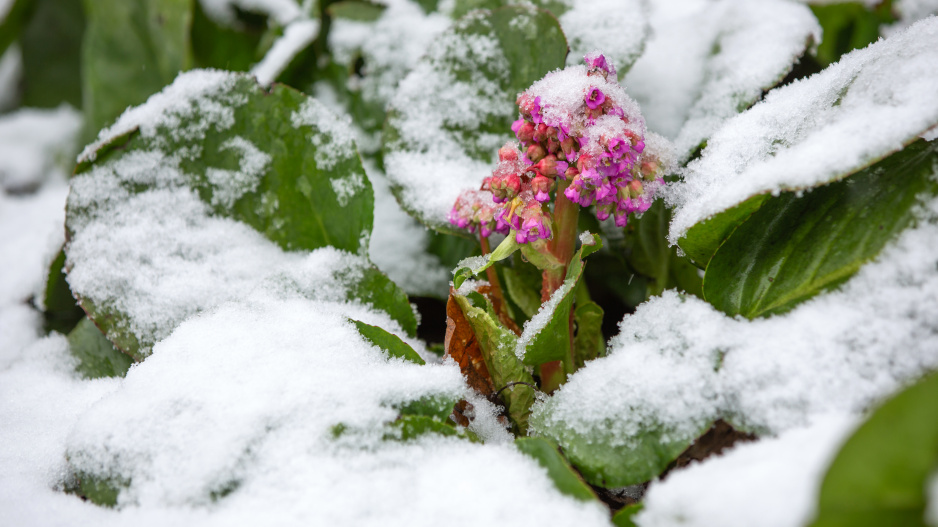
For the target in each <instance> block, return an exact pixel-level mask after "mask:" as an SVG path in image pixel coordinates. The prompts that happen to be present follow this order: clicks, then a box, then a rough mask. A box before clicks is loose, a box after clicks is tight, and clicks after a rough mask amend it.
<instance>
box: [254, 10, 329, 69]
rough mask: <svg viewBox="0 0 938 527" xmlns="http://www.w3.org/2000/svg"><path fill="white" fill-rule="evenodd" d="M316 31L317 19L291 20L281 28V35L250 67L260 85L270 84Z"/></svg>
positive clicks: (312, 37)
mask: <svg viewBox="0 0 938 527" xmlns="http://www.w3.org/2000/svg"><path fill="white" fill-rule="evenodd" d="M318 33H319V21H318V20H308V19H304V20H296V21H294V22H292V23H291V24H290V25H288V26H287V27H286V29H284V30H283V36H281V37H280V38H278V39H277V40H276V42H274V45H273V46H272V47H271V48H270V50H269V51H268V52H267V54H266V55H264V58H263V59H262V60H261V61H260V62H258V63H257V64H255V65H254V67H253V68H251V74H252V75H254V76H255V77H256V78H257V82H258V83H260V84H261V85H262V86H270V84H271V83H272V82H274V81H275V80H277V77H278V76H279V75H280V74H281V73H283V70H285V69H287V66H289V65H290V62H291V61H292V60H293V59H294V58H296V56H297V55H299V53H300V52H301V51H303V50H304V49H306V46H308V45H309V43H310V42H312V41H313V39H315V38H316V35H317V34H318Z"/></svg>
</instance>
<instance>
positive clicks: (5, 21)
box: [0, 0, 35, 55]
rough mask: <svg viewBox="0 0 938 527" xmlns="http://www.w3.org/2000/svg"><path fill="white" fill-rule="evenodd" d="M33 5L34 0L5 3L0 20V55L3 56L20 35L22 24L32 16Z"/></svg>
mask: <svg viewBox="0 0 938 527" xmlns="http://www.w3.org/2000/svg"><path fill="white" fill-rule="evenodd" d="M34 3H35V0H12V2H7V3H6V5H7V10H6V13H3V18H0V55H3V54H4V53H5V52H6V50H7V48H8V47H10V44H12V43H13V42H15V41H16V38H17V37H18V36H19V35H20V31H21V30H22V29H23V24H25V23H26V21H27V19H28V18H29V16H30V15H31V14H32V10H33V7H34V6H33V4H34Z"/></svg>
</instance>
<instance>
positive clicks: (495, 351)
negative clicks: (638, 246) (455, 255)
mask: <svg viewBox="0 0 938 527" xmlns="http://www.w3.org/2000/svg"><path fill="white" fill-rule="evenodd" d="M454 298H455V299H456V302H457V303H458V304H459V307H460V309H462V312H463V314H464V315H465V316H466V320H468V321H469V324H470V325H471V326H472V330H473V331H474V332H475V334H476V338H477V339H478V340H479V347H480V348H481V349H482V357H483V358H484V359H485V366H486V368H487V369H488V371H489V374H490V375H491V376H492V384H494V385H495V389H496V390H503V391H501V392H500V394H501V397H502V398H503V399H504V400H505V403H506V405H507V407H508V415H509V417H511V420H512V422H513V423H514V424H515V426H516V427H517V429H518V432H519V433H521V434H524V433H525V432H526V431H527V429H528V417H529V416H530V415H531V405H532V404H534V398H535V397H534V396H535V390H534V388H532V386H534V378H533V377H532V376H531V374H530V373H528V371H527V368H526V367H525V365H524V364H523V363H522V362H521V360H520V359H518V357H517V356H516V355H515V343H516V342H517V340H518V338H517V337H516V336H515V334H514V333H512V332H511V331H510V330H508V329H507V328H505V327H504V326H502V325H501V324H500V323H498V322H497V320H498V317H494V316H492V314H491V313H490V311H489V310H486V309H481V308H478V307H475V306H473V305H472V304H471V303H470V302H469V300H468V299H467V298H466V297H464V296H461V295H454ZM511 383H526V384H513V385H511Z"/></svg>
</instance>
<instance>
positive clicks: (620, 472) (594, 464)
mask: <svg viewBox="0 0 938 527" xmlns="http://www.w3.org/2000/svg"><path fill="white" fill-rule="evenodd" d="M539 415H540V414H539ZM712 424H713V423H712V422H704V423H703V424H702V425H701V426H700V428H699V429H698V430H697V432H696V433H695V434H690V435H684V434H676V433H674V431H672V430H667V429H664V428H663V427H660V426H654V425H649V426H646V427H645V428H644V429H642V430H640V431H638V432H636V433H635V434H634V435H632V436H631V437H627V438H625V437H623V434H621V433H616V432H614V431H613V430H612V426H611V424H610V427H609V429H607V430H602V429H596V428H593V429H591V430H587V431H579V430H576V429H575V428H573V427H569V426H566V425H564V424H563V423H554V424H553V425H551V426H550V428H549V429H548V430H547V431H546V433H544V431H543V430H541V429H542V428H543V427H542V426H541V423H540V422H539V423H538V429H539V430H541V432H542V434H543V435H546V436H547V437H550V438H551V439H553V440H555V441H557V443H559V444H560V445H561V446H562V447H563V451H564V454H565V455H566V456H567V459H569V460H570V462H571V463H573V465H574V466H575V467H576V468H577V469H578V470H579V471H580V474H582V475H583V477H584V478H586V481H588V482H590V483H591V484H593V485H597V486H601V487H606V488H615V487H623V486H626V485H636V484H639V483H644V482H646V481H649V480H651V479H653V478H655V477H657V476H658V475H659V474H661V473H662V472H663V471H664V470H665V469H666V468H667V467H668V465H669V464H671V462H672V461H674V460H675V459H677V457H678V456H679V455H680V454H681V452H684V451H685V450H687V447H689V446H690V445H692V444H693V443H694V441H695V440H696V439H697V438H698V437H700V436H701V435H703V434H704V432H706V431H707V430H709V429H710V427H711V426H712Z"/></svg>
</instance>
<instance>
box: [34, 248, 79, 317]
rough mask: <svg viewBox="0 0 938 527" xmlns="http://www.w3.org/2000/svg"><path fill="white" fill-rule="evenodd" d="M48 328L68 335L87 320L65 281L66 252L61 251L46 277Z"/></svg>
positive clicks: (44, 309)
mask: <svg viewBox="0 0 938 527" xmlns="http://www.w3.org/2000/svg"><path fill="white" fill-rule="evenodd" d="M42 300H43V301H42V305H43V315H44V316H45V319H46V327H47V328H48V329H51V330H55V331H58V332H59V333H64V334H68V333H69V332H70V331H72V329H73V328H74V327H75V325H76V324H78V322H80V321H81V320H82V319H83V318H85V312H84V311H82V309H81V307H80V306H79V305H78V302H77V301H76V300H75V296H74V295H72V290H71V289H69V287H68V282H66V281H65V251H63V250H60V251H59V254H58V255H56V257H55V259H54V260H52V264H51V265H49V273H48V275H47V276H46V289H45V292H44V294H43V297H42Z"/></svg>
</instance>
